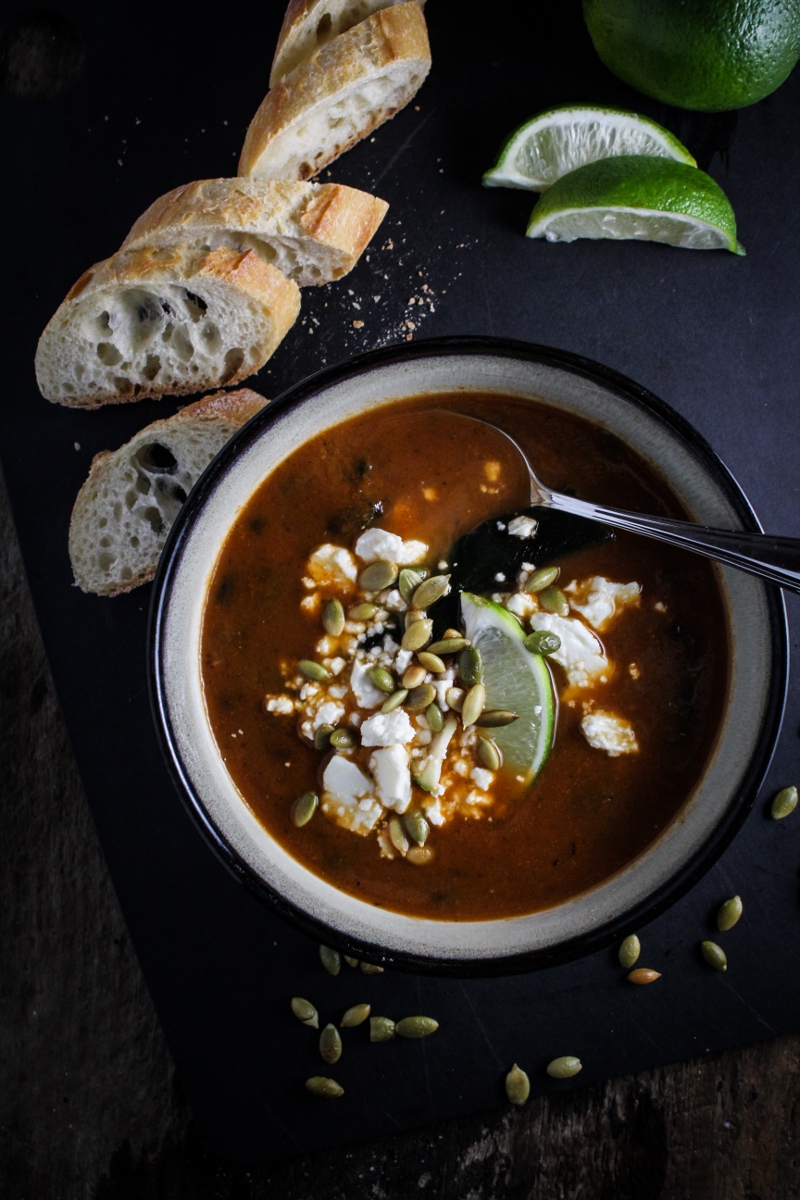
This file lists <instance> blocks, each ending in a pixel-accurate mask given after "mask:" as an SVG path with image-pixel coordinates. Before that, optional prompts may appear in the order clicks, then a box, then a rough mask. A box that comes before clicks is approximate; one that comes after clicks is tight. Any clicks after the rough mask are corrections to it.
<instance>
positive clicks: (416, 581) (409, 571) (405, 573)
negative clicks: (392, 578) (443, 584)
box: [397, 567, 428, 604]
mask: <svg viewBox="0 0 800 1200" xmlns="http://www.w3.org/2000/svg"><path fill="white" fill-rule="evenodd" d="M427 574H428V572H427V571H426V570H425V568H424V567H403V569H402V571H401V572H400V574H399V575H398V577H397V587H398V589H399V591H400V595H401V596H402V597H403V599H404V600H405V602H406V604H410V603H411V597H412V596H413V595H414V592H415V591H416V590H417V588H418V587H419V585H420V584H421V583H422V581H423V579H425V578H426V577H427Z"/></svg>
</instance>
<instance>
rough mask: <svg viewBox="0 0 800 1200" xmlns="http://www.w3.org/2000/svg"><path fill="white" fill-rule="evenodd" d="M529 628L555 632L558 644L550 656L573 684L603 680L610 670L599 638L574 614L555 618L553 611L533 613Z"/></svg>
mask: <svg viewBox="0 0 800 1200" xmlns="http://www.w3.org/2000/svg"><path fill="white" fill-rule="evenodd" d="M531 628H532V629H536V630H540V629H543V630H546V631H547V632H548V633H555V634H557V635H558V636H559V637H560V638H561V646H560V647H559V649H558V650H556V651H555V653H553V654H551V655H549V657H550V658H551V659H552V660H553V661H555V662H557V663H558V664H559V665H560V666H562V667H563V668H564V670H565V671H566V673H567V679H568V680H569V682H570V684H571V685H572V686H573V687H589V685H590V684H592V683H596V682H598V681H602V679H603V676H604V675H606V677H607V672H608V670H609V665H608V659H607V658H606V656H605V654H604V653H603V647H602V645H601V643H600V639H599V638H597V637H595V635H594V634H593V633H592V631H591V630H590V629H587V628H586V626H585V625H584V624H583V622H582V621H579V620H578V619H577V618H576V617H558V616H556V615H555V613H546V612H535V613H534V614H533V616H532V617H531Z"/></svg>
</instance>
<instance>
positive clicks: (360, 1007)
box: [339, 1004, 372, 1029]
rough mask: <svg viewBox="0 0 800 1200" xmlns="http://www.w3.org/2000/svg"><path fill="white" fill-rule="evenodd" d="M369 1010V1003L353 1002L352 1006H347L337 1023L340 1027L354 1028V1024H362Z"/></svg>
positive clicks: (370, 1007) (370, 1009)
mask: <svg viewBox="0 0 800 1200" xmlns="http://www.w3.org/2000/svg"><path fill="white" fill-rule="evenodd" d="M371 1011H372V1006H371V1005H370V1004H354V1005H353V1006H352V1008H348V1010H347V1012H346V1013H345V1014H344V1016H343V1017H342V1019H341V1021H340V1022H339V1025H340V1026H341V1028H342V1029H355V1027H356V1025H363V1024H364V1022H365V1021H366V1019H367V1017H368V1016H369V1014H370V1012H371Z"/></svg>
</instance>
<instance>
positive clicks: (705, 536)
mask: <svg viewBox="0 0 800 1200" xmlns="http://www.w3.org/2000/svg"><path fill="white" fill-rule="evenodd" d="M545 505H546V507H548V508H555V509H559V510H560V511H561V512H569V513H574V514H575V515H576V516H579V517H587V518H588V519H589V520H590V521H600V522H602V524H604V525H611V526H613V527H614V528H615V529H629V530H631V531H632V532H633V533H643V534H644V535H645V537H651V538H656V539H657V540H658V541H660V542H669V543H670V544H671V545H673V546H682V547H683V548H684V549H685V550H693V551H694V552H695V554H704V555H705V556H706V557H707V558H714V559H716V560H717V561H718V562H723V563H728V564H729V565H730V566H732V567H738V568H739V569H740V570H741V571H749V573H750V574H751V575H759V576H761V578H762V579H768V580H769V581H770V582H771V583H777V584H778V585H779V586H780V587H783V588H787V589H788V590H789V591H791V592H800V538H790V537H772V536H770V535H769V534H765V533H742V532H739V531H736V530H728V529H710V528H709V527H708V526H706V525H693V524H691V523H690V522H689V521H674V520H671V519H670V518H669V517H646V516H642V515H640V514H639V513H631V512H623V511H621V510H620V509H617V508H606V507H605V506H604V505H602V504H591V503H589V502H588V501H586V500H577V499H575V498H574V497H572V496H564V495H562V494H561V493H559V492H549V493H548V495H547V499H546V500H545Z"/></svg>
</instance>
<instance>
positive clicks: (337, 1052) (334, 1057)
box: [319, 1025, 342, 1065]
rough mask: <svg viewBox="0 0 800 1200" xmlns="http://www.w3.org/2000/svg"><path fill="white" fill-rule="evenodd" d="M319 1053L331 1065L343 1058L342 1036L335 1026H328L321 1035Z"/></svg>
mask: <svg viewBox="0 0 800 1200" xmlns="http://www.w3.org/2000/svg"><path fill="white" fill-rule="evenodd" d="M319 1052H320V1054H321V1055H322V1057H323V1058H324V1060H325V1062H326V1063H329V1064H331V1065H332V1064H333V1063H335V1062H338V1061H339V1059H340V1058H341V1057H342V1035H341V1034H340V1033H339V1030H338V1029H337V1028H336V1026H335V1025H326V1026H325V1028H324V1029H323V1031H322V1033H321V1034H320V1035H319Z"/></svg>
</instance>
